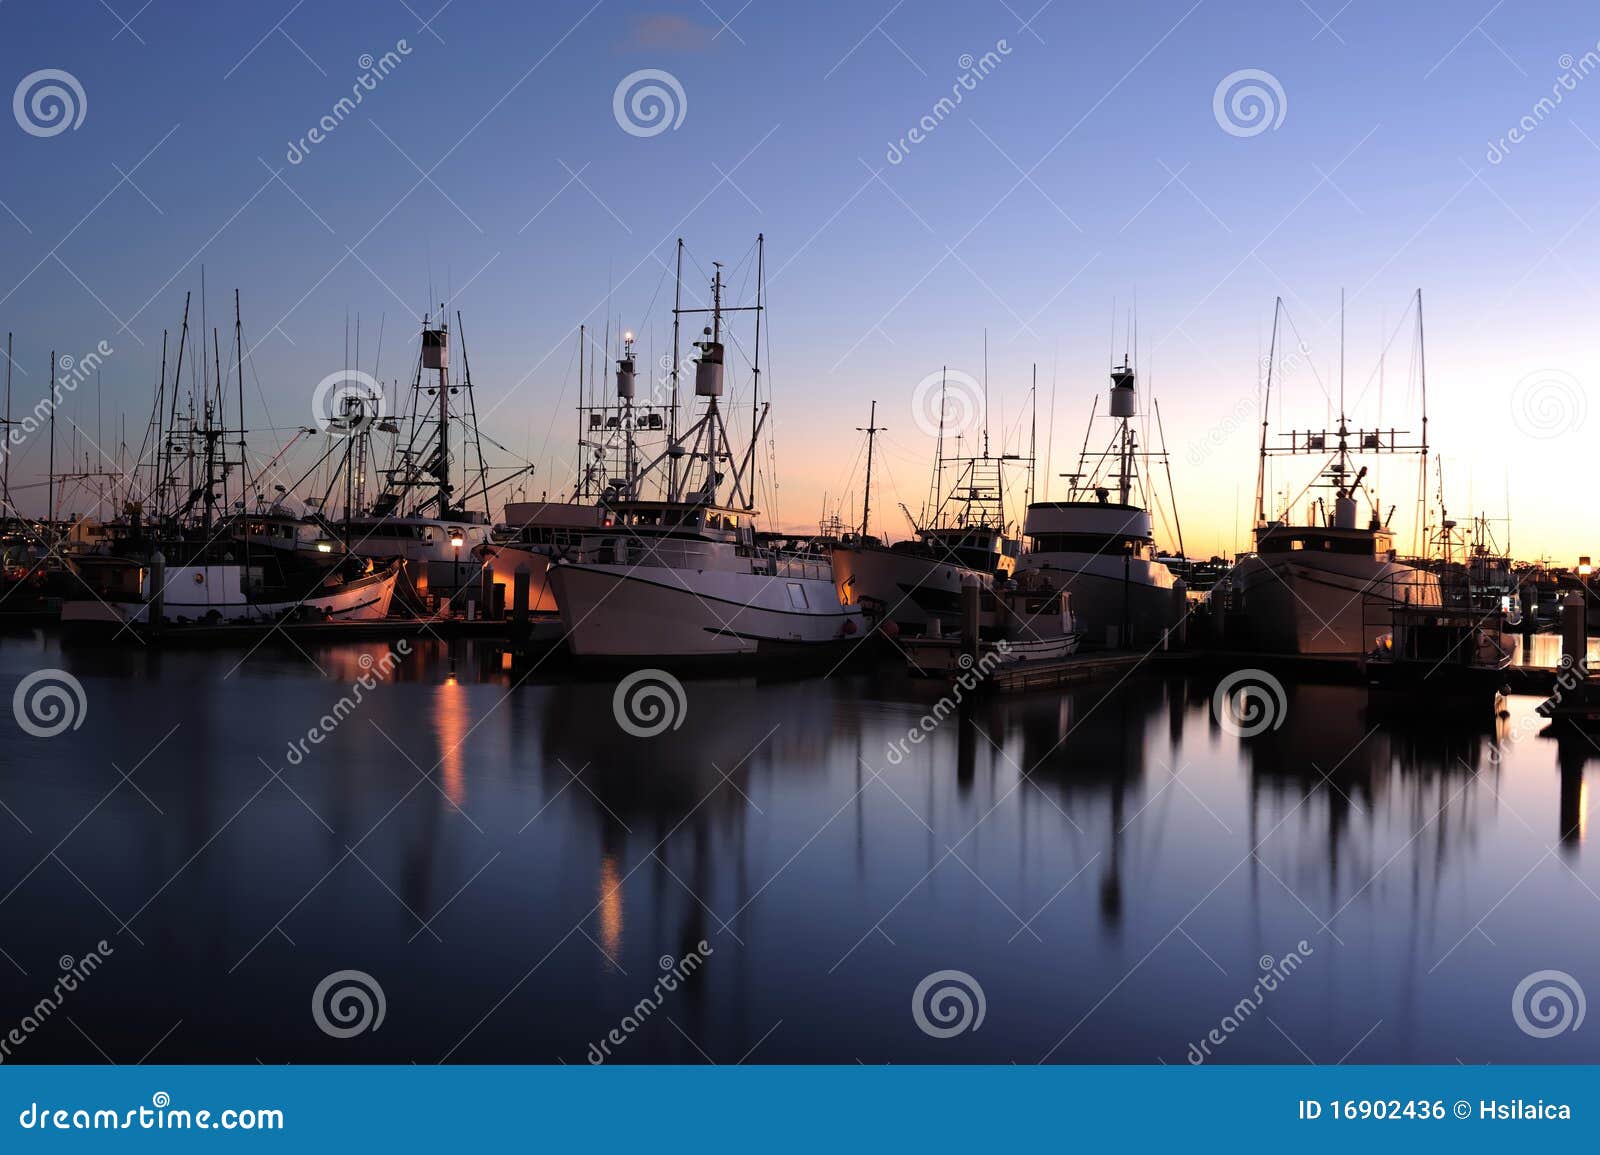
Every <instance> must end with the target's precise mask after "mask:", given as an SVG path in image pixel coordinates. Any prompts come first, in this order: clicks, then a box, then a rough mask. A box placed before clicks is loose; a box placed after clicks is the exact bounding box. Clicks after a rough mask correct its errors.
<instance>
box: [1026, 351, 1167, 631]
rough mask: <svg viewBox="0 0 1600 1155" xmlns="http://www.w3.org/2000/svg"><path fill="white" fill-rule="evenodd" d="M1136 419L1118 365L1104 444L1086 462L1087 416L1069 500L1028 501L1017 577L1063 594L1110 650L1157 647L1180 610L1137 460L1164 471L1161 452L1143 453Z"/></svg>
mask: <svg viewBox="0 0 1600 1155" xmlns="http://www.w3.org/2000/svg"><path fill="white" fill-rule="evenodd" d="M1095 407H1096V409H1098V407H1099V402H1098V400H1097V401H1096V404H1095ZM1138 412H1139V402H1138V393H1137V387H1136V384H1135V375H1134V371H1133V369H1132V367H1131V366H1130V365H1129V363H1128V362H1127V360H1126V359H1124V361H1123V363H1122V364H1121V365H1120V366H1117V367H1116V368H1114V369H1112V371H1111V400H1110V416H1111V419H1112V421H1113V423H1114V426H1115V428H1114V432H1113V434H1112V438H1111V441H1110V443H1109V444H1108V445H1107V446H1106V448H1105V449H1104V450H1103V451H1102V452H1101V453H1099V454H1098V456H1096V457H1095V458H1094V459H1093V461H1092V462H1091V460H1090V458H1089V453H1088V447H1089V437H1090V436H1092V431H1093V427H1094V415H1093V413H1091V414H1090V418H1089V421H1090V433H1088V434H1085V436H1084V450H1083V453H1082V454H1080V457H1079V463H1078V471H1077V472H1076V473H1074V474H1071V475H1070V480H1071V481H1072V492H1071V495H1070V497H1069V499H1068V500H1066V501H1036V502H1034V503H1032V504H1031V505H1029V506H1028V514H1027V518H1026V520H1025V521H1024V523H1023V536H1024V538H1025V540H1026V542H1027V549H1026V550H1025V552H1024V553H1023V555H1022V559H1021V562H1020V565H1019V571H1020V572H1022V573H1029V574H1036V575H1039V576H1040V577H1042V578H1044V579H1046V580H1048V581H1049V582H1051V583H1052V584H1054V585H1056V586H1058V587H1059V588H1061V589H1064V590H1067V591H1070V592H1071V594H1072V606H1073V611H1074V613H1076V615H1077V617H1078V620H1079V622H1080V623H1082V627H1083V630H1084V636H1085V637H1086V638H1087V639H1091V640H1093V641H1094V642H1096V643H1098V644H1103V645H1105V646H1108V647H1111V648H1117V647H1129V646H1135V647H1148V646H1154V645H1158V644H1160V643H1161V642H1162V641H1164V640H1166V639H1167V638H1169V637H1170V635H1171V633H1172V631H1173V630H1175V629H1176V628H1178V627H1179V626H1180V624H1181V623H1182V622H1183V620H1184V616H1185V614H1186V612H1187V610H1186V606H1185V602H1184V587H1183V583H1182V582H1181V581H1179V580H1178V579H1177V578H1176V577H1175V576H1174V575H1173V573H1172V570H1171V569H1169V568H1168V567H1167V566H1166V564H1165V563H1164V562H1162V561H1161V559H1160V555H1159V554H1158V552H1157V550H1156V542H1155V529H1154V523H1153V519H1152V517H1151V514H1150V509H1149V506H1150V505H1151V504H1153V498H1154V494H1153V492H1152V491H1153V486H1152V485H1151V484H1150V479H1149V478H1147V477H1146V476H1145V475H1144V474H1143V473H1141V470H1140V466H1141V462H1149V461H1151V460H1154V461H1156V462H1158V463H1161V464H1165V460H1166V453H1165V449H1164V448H1163V450H1162V451H1161V452H1159V453H1155V454H1148V453H1146V452H1145V451H1144V448H1143V446H1142V445H1140V443H1139V439H1138V433H1137V430H1136V427H1135V418H1136V417H1137V415H1138ZM1169 487H1170V475H1169ZM1113 495H1115V500H1112V498H1113ZM1174 519H1176V511H1174ZM1179 534H1180V542H1179V553H1180V554H1181V553H1182V552H1183V547H1182V542H1181V530H1180V531H1179Z"/></svg>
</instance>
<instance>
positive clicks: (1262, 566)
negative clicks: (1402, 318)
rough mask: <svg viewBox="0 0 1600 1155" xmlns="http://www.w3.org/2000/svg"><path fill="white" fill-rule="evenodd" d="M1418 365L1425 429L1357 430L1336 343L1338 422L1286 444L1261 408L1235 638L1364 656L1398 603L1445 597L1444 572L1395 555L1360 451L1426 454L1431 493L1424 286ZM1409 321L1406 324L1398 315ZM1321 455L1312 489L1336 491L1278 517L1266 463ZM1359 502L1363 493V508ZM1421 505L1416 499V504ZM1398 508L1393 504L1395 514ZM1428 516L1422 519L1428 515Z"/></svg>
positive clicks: (1233, 608) (1283, 648) (1235, 584)
mask: <svg viewBox="0 0 1600 1155" xmlns="http://www.w3.org/2000/svg"><path fill="white" fill-rule="evenodd" d="M1415 303H1416V309H1417V330H1416V333H1417V342H1418V346H1417V347H1418V353H1419V361H1418V364H1419V371H1420V372H1421V374H1422V398H1423V417H1422V430H1423V432H1422V437H1421V440H1420V442H1418V443H1410V442H1407V441H1406V440H1404V439H1405V438H1406V437H1407V436H1408V434H1406V432H1405V431H1404V430H1396V429H1352V428H1351V427H1350V424H1349V421H1348V419H1347V418H1346V416H1345V412H1344V369H1343V360H1344V356H1343V350H1342V349H1341V351H1340V372H1339V421H1338V425H1337V427H1336V428H1334V429H1331V430H1327V429H1324V430H1305V431H1300V430H1296V431H1294V432H1292V433H1288V434H1284V435H1282V437H1283V439H1284V442H1285V443H1284V444H1280V445H1270V444H1269V443H1268V440H1267V427H1268V420H1267V411H1266V409H1265V408H1263V420H1262V426H1261V447H1260V469H1259V472H1258V474H1257V481H1256V500H1257V523H1256V528H1255V547H1256V548H1255V554H1254V556H1251V557H1247V558H1245V559H1244V560H1243V561H1241V562H1240V563H1239V564H1238V566H1237V567H1236V568H1235V570H1234V572H1233V576H1232V580H1231V582H1230V586H1231V593H1230V604H1229V607H1228V608H1229V617H1230V626H1232V627H1233V631H1232V632H1233V637H1232V639H1231V640H1232V641H1234V643H1235V644H1238V645H1243V646H1246V647H1249V648H1253V649H1259V650H1263V651H1266V652H1271V653H1289V654H1321V655H1330V656H1341V657H1349V658H1353V659H1360V658H1361V657H1363V656H1364V655H1366V654H1367V653H1370V652H1371V651H1372V650H1373V649H1374V648H1375V647H1376V646H1377V645H1378V641H1379V638H1380V637H1381V636H1382V635H1384V634H1387V633H1388V632H1389V630H1390V622H1391V621H1392V620H1393V617H1394V613H1395V611H1396V610H1397V609H1405V608H1418V607H1428V606H1438V605H1440V604H1442V598H1441V595H1440V588H1439V580H1438V577H1437V576H1436V575H1434V574H1433V573H1430V572H1428V571H1427V570H1424V569H1419V568H1417V567H1414V566H1410V565H1406V564H1405V563H1403V562H1401V561H1400V560H1398V553H1397V550H1396V547H1395V534H1394V531H1393V529H1391V527H1390V525H1389V523H1388V516H1386V515H1385V514H1384V512H1383V506H1382V502H1381V501H1380V499H1379V497H1378V495H1377V494H1376V493H1375V492H1374V491H1373V488H1372V487H1371V486H1369V485H1368V469H1367V466H1365V465H1363V466H1360V467H1359V468H1358V467H1357V466H1356V464H1355V458H1356V456H1357V454H1358V453H1359V454H1361V455H1372V456H1383V455H1396V454H1398V455H1416V456H1418V457H1419V458H1420V461H1421V470H1422V477H1421V485H1420V487H1419V489H1418V493H1419V495H1423V496H1424V498H1425V495H1426V493H1427V469H1428V444H1427V442H1428V435H1427V427H1428V418H1427V377H1426V374H1427V369H1426V365H1427V361H1426V358H1425V357H1421V356H1420V353H1421V349H1422V293H1421V291H1420V290H1419V291H1418V292H1417V295H1416V297H1415ZM1282 314H1283V302H1282V300H1281V298H1280V299H1279V301H1278V304H1277V309H1276V312H1275V314H1274V318H1273V350H1274V352H1275V351H1276V349H1277V347H1278V318H1279V317H1280V316H1282ZM1402 323H1403V322H1402ZM1274 359H1275V358H1273V357H1269V363H1268V376H1267V393H1266V400H1267V402H1270V399H1271V387H1272V363H1273V360H1274ZM1280 455H1283V456H1289V457H1294V456H1305V457H1309V458H1312V459H1318V458H1321V459H1322V461H1321V464H1320V465H1319V466H1318V469H1317V472H1316V475H1315V477H1314V478H1313V480H1312V481H1311V482H1310V483H1308V484H1307V485H1306V486H1305V487H1304V488H1303V489H1302V490H1301V496H1304V495H1305V494H1307V493H1309V491H1310V490H1312V489H1325V490H1331V491H1332V503H1331V509H1330V508H1329V503H1328V501H1327V500H1326V499H1325V498H1317V499H1315V500H1310V501H1308V502H1307V503H1306V506H1305V509H1304V511H1303V512H1300V513H1297V512H1296V508H1295V506H1296V502H1295V501H1294V500H1289V501H1286V502H1284V503H1283V504H1282V505H1281V506H1280V507H1279V508H1278V509H1277V510H1276V511H1275V514H1274V515H1273V516H1270V517H1269V516H1268V514H1267V509H1266V490H1267V465H1268V461H1269V460H1270V459H1271V458H1273V457H1276V456H1280ZM1359 501H1365V503H1366V506H1367V512H1366V515H1365V517H1363V516H1362V514H1361V511H1360V508H1359V504H1358V502H1359ZM1419 504H1420V503H1419ZM1393 509H1394V507H1393V506H1390V507H1389V512H1390V515H1392V513H1393ZM1425 520H1426V518H1425V516H1424V517H1422V518H1421V521H1425Z"/></svg>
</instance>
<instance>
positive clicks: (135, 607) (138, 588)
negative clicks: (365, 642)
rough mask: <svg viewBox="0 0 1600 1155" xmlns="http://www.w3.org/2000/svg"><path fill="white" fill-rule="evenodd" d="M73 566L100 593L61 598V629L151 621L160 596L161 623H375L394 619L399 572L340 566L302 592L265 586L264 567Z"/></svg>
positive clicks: (107, 561) (106, 560)
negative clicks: (392, 606) (352, 573)
mask: <svg viewBox="0 0 1600 1155" xmlns="http://www.w3.org/2000/svg"><path fill="white" fill-rule="evenodd" d="M73 564H74V568H75V569H76V570H77V571H78V572H79V575H80V576H81V577H82V578H83V579H84V581H85V583H86V584H87V585H88V586H89V588H90V589H91V590H92V591H93V592H94V596H93V597H89V598H75V599H73V600H71V601H67V602H65V603H63V605H62V607H61V624H62V627H63V628H64V629H68V630H73V631H80V630H85V629H91V630H92V629H94V628H96V627H106V626H111V627H117V628H119V629H120V627H122V626H124V625H127V624H130V623H131V624H148V623H149V622H150V621H151V620H152V618H153V617H154V612H155V607H156V604H157V601H158V600H159V604H160V614H161V620H162V622H164V623H166V624H169V625H187V624H191V623H195V624H211V625H221V624H225V623H240V622H252V623H273V622H279V621H375V620H378V619H381V618H384V617H387V616H388V614H389V602H390V599H391V598H392V597H393V596H394V584H395V579H396V578H397V577H398V576H399V572H400V570H399V566H398V565H397V564H395V563H390V564H389V565H387V566H383V567H378V566H375V565H373V564H372V563H370V562H369V563H366V566H367V569H366V571H365V572H362V573H359V574H357V575H355V576H347V571H346V569H345V568H344V567H339V568H336V569H333V570H330V571H328V572H327V573H326V574H324V575H321V576H320V577H319V578H317V579H316V580H314V582H313V583H312V584H309V585H307V587H306V588H305V589H304V591H303V592H302V591H298V590H294V589H289V588H284V587H266V586H263V585H262V584H261V582H262V570H261V567H259V566H245V565H239V564H231V563H219V564H212V563H210V562H202V563H200V564H194V565H174V566H166V565H164V564H160V563H157V562H155V561H153V560H152V561H136V560H130V559H126V558H112V557H91V558H79V559H75V561H74V563H73ZM158 575H159V593H160V597H159V599H157V597H156V594H157V592H158V584H157V582H158Z"/></svg>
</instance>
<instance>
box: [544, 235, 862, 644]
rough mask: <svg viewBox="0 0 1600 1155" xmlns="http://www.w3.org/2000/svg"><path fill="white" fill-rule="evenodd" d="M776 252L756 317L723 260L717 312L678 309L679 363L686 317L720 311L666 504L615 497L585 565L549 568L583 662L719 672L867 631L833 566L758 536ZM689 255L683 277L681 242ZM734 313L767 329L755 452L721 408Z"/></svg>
mask: <svg viewBox="0 0 1600 1155" xmlns="http://www.w3.org/2000/svg"><path fill="white" fill-rule="evenodd" d="M764 245H765V242H764V240H763V239H762V238H760V237H758V238H757V240H756V257H755V259H756V276H755V280H756V286H757V287H756V302H755V304H754V305H753V306H747V307H744V308H742V309H738V310H735V309H732V308H725V307H724V305H723V300H722V296H723V275H722V265H721V263H720V262H718V263H716V267H715V273H714V275H713V277H712V281H711V301H712V303H711V307H710V308H709V309H683V308H675V309H674V310H673V317H674V329H675V333H674V346H675V348H674V357H673V363H674V365H676V364H678V358H677V356H676V344H677V340H676V325H677V322H678V319H679V318H680V317H681V316H684V315H688V314H695V313H709V314H710V324H708V325H706V326H705V330H704V337H703V339H702V340H700V341H696V342H694V345H695V348H697V349H698V350H699V355H698V357H697V358H696V360H695V396H696V398H698V399H700V400H701V401H703V402H704V409H703V411H702V413H701V415H700V417H699V418H698V420H696V421H695V422H694V423H693V424H692V425H691V426H690V427H689V428H688V429H686V430H684V431H683V432H682V434H681V435H677V436H674V437H672V438H671V440H670V444H669V445H668V447H667V448H666V450H664V452H663V460H664V461H666V462H667V463H668V465H669V469H670V475H669V478H668V495H667V498H666V499H665V500H659V501H658V500H641V499H629V498H626V497H616V498H612V499H605V498H602V502H601V504H602V506H603V507H604V509H605V511H606V512H605V520H606V521H607V522H609V525H607V526H606V527H605V528H604V529H602V530H601V531H600V532H599V533H596V534H593V535H585V537H584V539H583V543H582V546H581V556H580V557H578V558H562V559H559V560H558V561H557V563H556V565H555V566H554V567H553V568H552V569H551V570H550V574H549V580H550V587H551V590H552V591H553V592H554V594H555V599H556V603H557V605H558V607H559V609H560V614H561V623H562V626H563V628H564V629H565V631H566V635H567V640H568V645H569V646H570V648H571V650H572V652H573V653H574V654H576V655H578V656H579V657H583V658H600V659H607V658H609V659H641V660H643V659H649V660H656V661H663V662H674V661H684V660H694V659H703V660H710V661H712V662H713V663H714V664H717V665H722V664H725V663H727V662H729V661H743V660H748V659H755V658H762V659H770V658H780V659H781V658H793V657H795V656H797V655H800V656H804V655H811V656H819V657H822V656H828V655H831V654H832V653H833V652H834V651H836V650H839V649H841V648H842V647H843V646H844V645H845V644H846V643H848V642H849V641H850V640H851V639H852V638H854V637H859V636H860V634H861V632H862V622H863V618H862V613H861V610H860V607H858V606H847V605H845V604H843V603H842V602H841V601H840V599H839V593H838V589H837V587H836V586H835V584H834V574H833V566H832V563H831V560H830V559H829V558H828V557H827V556H826V555H824V554H820V553H793V552H788V551H784V550H779V549H775V548H773V547H771V546H769V545H766V544H763V543H762V542H761V541H760V540H758V538H757V536H756V530H755V522H756V519H757V516H758V514H757V511H756V509H755V486H756V474H757V469H756V449H757V444H758V441H757V439H758V437H759V435H760V432H761V429H762V426H763V425H764V423H765V419H766V416H767V413H768V411H769V409H770V402H767V401H763V400H762V397H761V392H760V386H761V368H760V367H761V317H762V310H763V309H764V308H765V305H764V292H765V285H764ZM678 251H679V269H680V270H681V268H682V253H683V247H682V242H681V241H680V242H679V250H678ZM680 299H681V297H680ZM734 311H750V312H753V313H754V316H755V326H756V327H755V343H754V356H753V358H752V361H751V425H750V444H749V446H748V447H747V448H746V449H745V450H744V451H743V452H742V453H741V452H738V451H737V450H736V448H735V446H734V445H733V444H732V442H731V439H730V438H729V435H728V430H727V426H726V423H725V420H724V416H723V413H722V409H721V398H722V395H723V385H724V357H725V354H726V347H725V343H724V333H723V326H724V316H725V314H726V313H729V312H734ZM674 393H676V391H674ZM674 413H676V406H674ZM674 425H676V421H674ZM655 464H657V463H652V467H653V466H654V465H655ZM725 471H726V472H725Z"/></svg>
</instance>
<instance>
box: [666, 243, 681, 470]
mask: <svg viewBox="0 0 1600 1155" xmlns="http://www.w3.org/2000/svg"><path fill="white" fill-rule="evenodd" d="M672 281H673V283H672V415H671V417H670V418H669V419H668V420H669V425H670V430H669V436H668V439H667V444H669V445H673V446H676V445H677V444H678V364H679V359H680V356H681V354H680V353H679V352H678V325H679V316H680V314H681V313H682V311H683V238H682V237H679V238H678V260H677V268H676V271H675V272H674V273H673V278H672ZM667 500H668V501H677V500H678V458H677V456H676V455H674V456H672V457H670V458H668V460H667Z"/></svg>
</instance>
